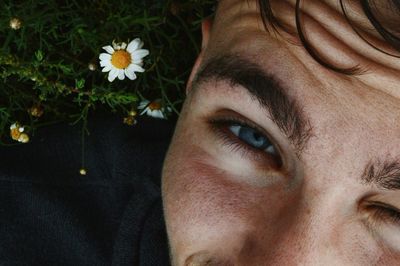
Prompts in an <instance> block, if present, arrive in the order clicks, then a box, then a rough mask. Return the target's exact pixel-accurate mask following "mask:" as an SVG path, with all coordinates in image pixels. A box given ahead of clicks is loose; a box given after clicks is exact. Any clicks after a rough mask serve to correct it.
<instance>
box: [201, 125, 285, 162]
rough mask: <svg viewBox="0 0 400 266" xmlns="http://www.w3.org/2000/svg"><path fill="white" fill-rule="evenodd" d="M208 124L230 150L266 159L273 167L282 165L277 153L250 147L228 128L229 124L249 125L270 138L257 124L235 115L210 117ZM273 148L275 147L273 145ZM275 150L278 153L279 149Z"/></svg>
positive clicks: (258, 158)
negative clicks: (272, 153) (273, 153)
mask: <svg viewBox="0 0 400 266" xmlns="http://www.w3.org/2000/svg"><path fill="white" fill-rule="evenodd" d="M209 124H210V125H211V128H212V129H213V131H214V132H215V133H216V135H217V137H218V138H219V139H220V140H222V142H223V143H222V144H223V145H225V146H226V147H229V148H230V149H231V151H232V152H241V155H242V156H243V157H251V158H252V159H254V160H263V161H267V163H268V164H269V165H270V166H271V167H273V168H274V169H280V168H281V167H282V160H281V157H280V156H279V155H278V156H273V155H271V154H268V153H266V152H264V151H262V150H259V149H256V148H254V147H251V146H250V145H249V144H247V143H245V142H244V141H242V140H240V139H239V138H238V137H237V136H236V135H234V134H233V133H232V132H231V131H230V130H229V129H228V128H229V127H230V126H233V125H239V126H243V127H249V128H252V129H254V130H256V131H258V132H259V133H261V134H262V135H263V136H265V137H266V138H267V139H269V140H271V138H270V137H269V136H268V135H267V134H265V133H264V132H263V130H262V129H260V128H259V127H258V126H256V125H254V124H252V123H250V122H248V121H246V120H244V119H243V118H237V117H223V118H212V119H210V120H209ZM271 142H272V141H271ZM272 145H274V144H272ZM274 148H275V149H276V146H275V145H274ZM276 150H277V152H278V153H279V150H278V149H276Z"/></svg>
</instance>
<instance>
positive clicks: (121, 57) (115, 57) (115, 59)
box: [111, 50, 131, 69]
mask: <svg viewBox="0 0 400 266" xmlns="http://www.w3.org/2000/svg"><path fill="white" fill-rule="evenodd" d="M130 63H131V54H130V53H128V52H127V51H125V50H118V51H115V52H114V53H113V54H112V56H111V64H113V66H115V67H116V68H119V69H123V68H126V67H128V66H129V64H130Z"/></svg>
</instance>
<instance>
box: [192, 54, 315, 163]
mask: <svg viewBox="0 0 400 266" xmlns="http://www.w3.org/2000/svg"><path fill="white" fill-rule="evenodd" d="M210 80H226V81H228V82H230V83H231V85H232V86H235V85H240V87H242V88H244V89H246V90H247V91H248V92H249V93H250V95H251V96H252V97H253V98H254V99H256V100H257V101H258V102H259V103H260V104H261V106H262V107H263V108H264V109H265V110H267V112H268V113H269V115H270V117H271V119H272V120H273V122H274V123H275V124H276V125H277V126H278V127H279V129H280V130H281V131H282V132H283V133H284V134H285V135H286V137H287V138H288V139H289V140H290V141H291V143H292V145H293V146H294V147H295V149H296V154H297V155H298V156H299V154H300V153H301V152H302V151H303V149H304V148H305V146H306V143H307V141H308V139H309V138H310V137H311V129H312V128H311V125H310V122H309V120H308V119H307V118H306V116H305V114H304V112H303V110H302V108H300V106H299V105H298V103H297V101H295V99H293V98H292V97H290V95H288V94H287V93H286V91H285V89H284V88H283V87H282V86H281V84H280V83H279V82H278V81H277V80H276V78H274V77H273V76H272V75H269V74H267V73H265V72H264V71H263V70H262V69H261V67H260V66H258V65H257V64H255V63H253V62H251V61H250V60H248V59H245V58H242V57H240V56H238V55H224V56H220V57H216V58H212V59H210V60H208V61H207V63H206V64H205V65H204V67H202V68H201V69H200V71H199V72H198V74H197V75H196V77H195V79H194V81H193V90H196V88H197V87H200V86H199V84H200V83H202V82H207V81H210Z"/></svg>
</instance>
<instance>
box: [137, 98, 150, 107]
mask: <svg viewBox="0 0 400 266" xmlns="http://www.w3.org/2000/svg"><path fill="white" fill-rule="evenodd" d="M149 103H150V101H148V100H143V101H141V102H140V103H139V105H138V107H137V108H138V109H143V108H145V107H146V106H147V105H148V104H149Z"/></svg>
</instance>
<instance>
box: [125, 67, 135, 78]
mask: <svg viewBox="0 0 400 266" xmlns="http://www.w3.org/2000/svg"><path fill="white" fill-rule="evenodd" d="M125 75H126V76H127V77H128V78H129V79H130V80H135V79H136V74H135V72H134V71H131V70H130V69H129V68H127V69H125Z"/></svg>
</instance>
